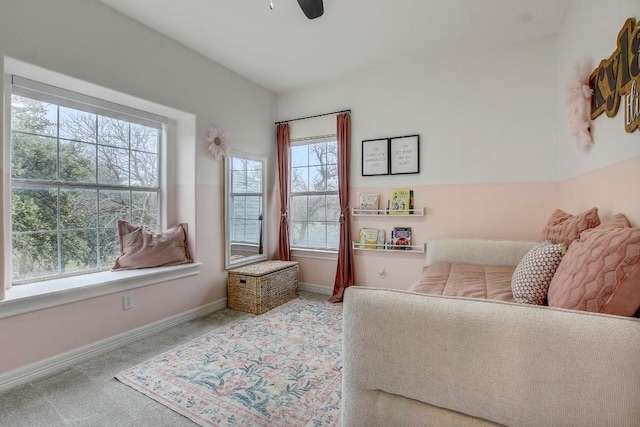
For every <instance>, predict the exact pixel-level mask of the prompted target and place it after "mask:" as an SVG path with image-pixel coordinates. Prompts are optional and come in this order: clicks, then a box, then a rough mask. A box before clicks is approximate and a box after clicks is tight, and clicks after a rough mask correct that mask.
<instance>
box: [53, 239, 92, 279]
mask: <svg viewBox="0 0 640 427" xmlns="http://www.w3.org/2000/svg"><path fill="white" fill-rule="evenodd" d="M96 244H97V240H96V232H95V230H90V231H68V232H63V233H60V254H61V256H62V271H61V273H75V272H78V271H84V270H91V269H95V268H96V267H97V265H98V264H97V258H96V249H95V248H96Z"/></svg>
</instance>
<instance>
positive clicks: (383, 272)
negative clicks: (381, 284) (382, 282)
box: [378, 267, 386, 279]
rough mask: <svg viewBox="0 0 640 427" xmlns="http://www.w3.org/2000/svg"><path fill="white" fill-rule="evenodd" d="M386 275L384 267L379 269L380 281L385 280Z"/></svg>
mask: <svg viewBox="0 0 640 427" xmlns="http://www.w3.org/2000/svg"><path fill="white" fill-rule="evenodd" d="M385 275H386V273H385V271H384V267H382V268H379V269H378V279H384V276H385Z"/></svg>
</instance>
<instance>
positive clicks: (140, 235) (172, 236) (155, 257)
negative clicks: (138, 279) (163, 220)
mask: <svg viewBox="0 0 640 427" xmlns="http://www.w3.org/2000/svg"><path fill="white" fill-rule="evenodd" d="M118 239H119V242H120V256H119V257H118V258H116V261H115V263H114V265H113V268H112V270H132V269H137V268H149V267H162V266H169V265H179V264H188V263H191V262H193V260H192V259H191V254H190V253H189V246H188V243H187V224H178V225H176V226H173V227H171V228H169V229H168V230H166V231H165V232H163V233H156V232H154V231H153V230H151V229H150V228H149V227H147V226H145V225H133V224H130V223H128V222H127V221H123V220H120V221H118Z"/></svg>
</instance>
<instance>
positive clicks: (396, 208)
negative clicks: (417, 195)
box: [388, 188, 413, 215]
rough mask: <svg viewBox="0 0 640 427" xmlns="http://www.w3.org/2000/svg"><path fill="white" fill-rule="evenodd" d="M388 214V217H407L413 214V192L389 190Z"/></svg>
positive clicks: (406, 189) (408, 190) (403, 189)
mask: <svg viewBox="0 0 640 427" xmlns="http://www.w3.org/2000/svg"><path fill="white" fill-rule="evenodd" d="M388 212H389V215H408V214H411V213H413V190H410V189H408V188H402V189H397V190H391V194H390V195H389V206H388Z"/></svg>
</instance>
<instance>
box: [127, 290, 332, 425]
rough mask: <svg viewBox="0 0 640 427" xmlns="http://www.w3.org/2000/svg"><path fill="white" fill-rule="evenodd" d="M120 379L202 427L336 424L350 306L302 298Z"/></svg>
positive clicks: (215, 333) (218, 331)
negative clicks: (346, 309) (344, 313)
mask: <svg viewBox="0 0 640 427" xmlns="http://www.w3.org/2000/svg"><path fill="white" fill-rule="evenodd" d="M116 378H117V379H118V380H120V381H121V382H122V383H124V384H127V385H129V386H130V387H132V388H134V389H136V390H138V391H140V392H141V393H144V394H145V395H147V396H148V397H150V398H152V399H154V400H156V401H158V402H160V403H162V404H163V405H165V406H167V407H169V408H171V409H173V410H174V411H176V412H178V413H180V414H182V415H184V416H186V417H188V418H189V419H191V420H192V421H194V422H196V423H198V424H200V425H202V426H287V427H288V426H314V427H320V426H335V425H337V423H338V421H339V419H340V398H341V385H342V384H341V383H342V304H331V303H328V302H325V301H316V300H311V299H304V298H299V299H296V300H293V301H290V302H288V303H286V304H284V305H282V306H280V307H277V308H275V309H273V310H271V311H268V312H267V313H265V314H262V315H260V316H251V317H248V318H244V319H241V320H238V321H236V322H233V323H231V324H229V325H226V326H224V327H222V328H220V329H216V330H215V331H213V332H210V333H208V334H206V335H204V336H202V337H200V338H198V339H195V340H193V341H191V342H189V343H187V344H184V345H182V346H180V347H178V348H176V349H174V350H171V351H168V352H166V353H164V354H161V355H160V356H158V357H156V358H154V359H152V360H148V361H146V362H144V363H141V364H140V365H137V366H135V367H133V368H130V369H127V370H125V371H123V372H121V373H119V374H118V375H117V376H116Z"/></svg>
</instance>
